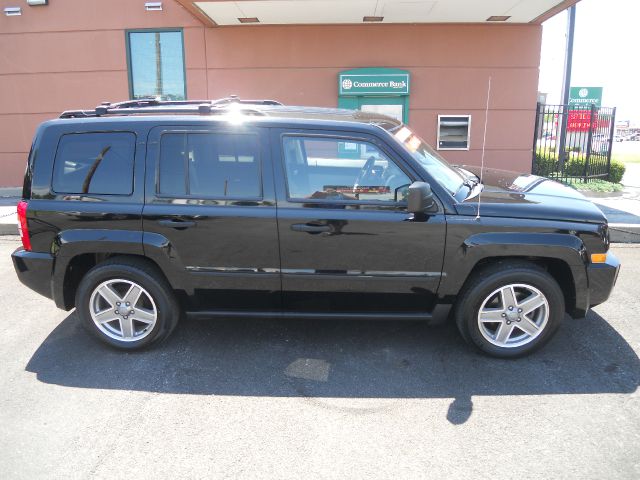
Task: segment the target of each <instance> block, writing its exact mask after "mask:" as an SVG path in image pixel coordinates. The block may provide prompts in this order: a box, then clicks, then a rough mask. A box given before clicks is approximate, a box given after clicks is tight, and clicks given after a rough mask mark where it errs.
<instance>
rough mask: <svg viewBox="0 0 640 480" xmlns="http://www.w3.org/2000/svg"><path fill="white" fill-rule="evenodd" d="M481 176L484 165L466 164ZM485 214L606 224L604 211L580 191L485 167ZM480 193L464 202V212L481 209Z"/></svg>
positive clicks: (556, 183)
mask: <svg viewBox="0 0 640 480" xmlns="http://www.w3.org/2000/svg"><path fill="white" fill-rule="evenodd" d="M464 169H465V170H468V171H469V172H471V173H473V174H474V175H477V176H478V177H480V167H475V166H466V165H465V166H464ZM482 182H483V185H484V188H483V190H482V194H481V197H480V198H481V203H482V205H481V214H482V216H499V217H519V218H537V219H546V220H564V221H571V222H590V223H603V222H606V217H605V215H604V214H603V213H602V211H601V210H600V209H599V208H598V207H596V206H595V205H594V204H593V203H592V202H591V201H589V200H588V199H587V198H585V197H584V195H582V194H581V193H580V192H578V191H576V190H574V189H572V188H570V187H567V186H565V185H562V184H561V183H558V182H556V181H553V180H549V179H548V178H544V177H538V176H537V175H531V174H521V173H516V172H511V171H508V170H498V169H494V168H485V169H484V171H483V174H482ZM478 198H479V197H478V196H477V195H476V196H475V197H472V198H469V199H467V200H465V202H464V203H463V204H462V205H461V207H462V208H461V212H460V213H463V214H469V210H470V207H473V208H472V210H473V213H472V214H475V212H476V211H477V205H478Z"/></svg>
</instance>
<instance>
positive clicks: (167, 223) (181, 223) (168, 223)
mask: <svg viewBox="0 0 640 480" xmlns="http://www.w3.org/2000/svg"><path fill="white" fill-rule="evenodd" d="M158 224H159V225H162V226H163V227H170V228H175V229H177V230H184V229H185V228H189V227H195V226H196V222H194V221H193V220H158Z"/></svg>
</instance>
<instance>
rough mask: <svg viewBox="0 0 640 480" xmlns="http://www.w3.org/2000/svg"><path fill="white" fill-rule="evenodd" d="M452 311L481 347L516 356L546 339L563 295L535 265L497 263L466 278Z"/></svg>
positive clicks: (556, 321)
mask: <svg viewBox="0 0 640 480" xmlns="http://www.w3.org/2000/svg"><path fill="white" fill-rule="evenodd" d="M455 316H456V323H457V325H458V328H459V330H460V332H461V333H462V336H463V337H464V338H465V339H466V340H467V341H468V342H470V343H472V344H474V345H475V346H476V347H478V348H479V349H480V350H482V351H483V352H485V353H487V354H489V355H493V356H496V357H503V358H508V357H519V356H523V355H527V354H529V353H531V352H533V351H535V350H537V349H538V348H540V347H542V346H543V345H544V344H545V343H546V342H548V341H549V340H550V339H551V337H552V336H553V334H554V333H555V331H556V330H557V328H558V327H559V326H560V323H561V321H562V318H563V317H564V296H563V294H562V290H561V289H560V287H559V286H558V283H557V282H556V281H555V280H554V278H553V277H552V276H551V275H549V274H548V273H547V272H546V271H545V270H543V269H542V268H540V267H539V266H537V265H535V264H532V263H527V262H501V263H498V264H496V265H495V266H492V267H489V268H487V269H485V270H483V271H481V272H479V273H478V274H476V275H475V276H474V277H473V278H471V279H470V280H469V282H467V284H466V285H465V287H464V289H463V291H462V292H461V294H460V296H459V300H458V303H457V305H456V313H455Z"/></svg>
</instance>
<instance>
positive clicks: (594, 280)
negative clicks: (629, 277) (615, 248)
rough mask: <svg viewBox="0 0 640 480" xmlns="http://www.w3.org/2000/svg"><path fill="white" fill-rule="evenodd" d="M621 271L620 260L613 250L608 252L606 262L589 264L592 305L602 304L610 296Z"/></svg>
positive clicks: (588, 272) (590, 299)
mask: <svg viewBox="0 0 640 480" xmlns="http://www.w3.org/2000/svg"><path fill="white" fill-rule="evenodd" d="M619 272H620V261H619V260H618V258H617V257H616V256H615V255H614V254H613V253H611V252H609V253H607V261H606V262H604V263H590V264H589V265H588V266H587V279H588V282H589V306H590V307H595V306H596V305H600V304H601V303H603V302H605V301H606V300H607V299H608V298H609V295H611V292H612V290H613V287H614V285H615V284H616V280H617V279H618V273H619Z"/></svg>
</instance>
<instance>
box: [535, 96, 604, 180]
mask: <svg viewBox="0 0 640 480" xmlns="http://www.w3.org/2000/svg"><path fill="white" fill-rule="evenodd" d="M615 119H616V109H615V108H607V107H596V106H595V105H588V106H576V105H544V104H541V103H538V106H537V109H536V124H535V133H534V137H533V162H532V168H531V171H532V172H533V173H534V174H536V175H540V176H543V177H550V178H555V179H558V180H562V181H567V180H571V179H579V180H582V181H584V182H588V181H590V180H592V179H595V178H600V179H603V180H606V179H608V178H609V172H610V170H611V147H612V145H613V133H614V128H615Z"/></svg>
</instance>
